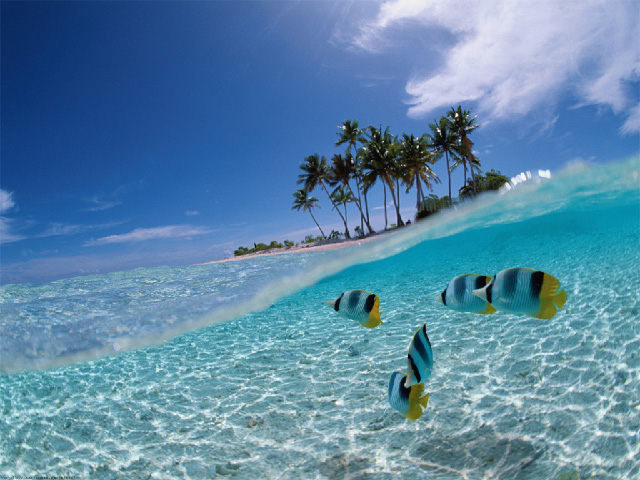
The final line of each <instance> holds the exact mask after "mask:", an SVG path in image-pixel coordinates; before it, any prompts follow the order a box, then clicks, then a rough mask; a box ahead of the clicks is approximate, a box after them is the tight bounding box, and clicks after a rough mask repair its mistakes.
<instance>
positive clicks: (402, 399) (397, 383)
mask: <svg viewBox="0 0 640 480" xmlns="http://www.w3.org/2000/svg"><path fill="white" fill-rule="evenodd" d="M406 379H407V376H406V375H405V374H404V373H400V372H393V373H392V374H391V379H390V380H389V405H391V406H392V407H393V408H395V409H396V410H397V411H399V412H400V413H401V414H402V415H404V416H405V417H407V418H408V419H409V420H414V421H415V420H417V419H419V418H420V417H421V416H422V412H423V411H424V409H425V408H426V407H427V403H428V402H429V394H428V393H427V394H426V395H425V396H424V397H423V396H422V394H423V393H424V385H423V384H422V383H421V384H419V385H413V386H412V387H408V388H407V387H406V386H405V385H406Z"/></svg>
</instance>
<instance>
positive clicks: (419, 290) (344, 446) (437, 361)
mask: <svg viewBox="0 0 640 480" xmlns="http://www.w3.org/2000/svg"><path fill="white" fill-rule="evenodd" d="M639 173H640V161H639V159H638V158H633V159H631V160H628V161H625V162H622V163H613V164H608V165H603V166H593V167H592V166H585V165H573V166H571V167H569V168H567V169H565V170H564V171H562V172H553V177H552V178H550V179H545V178H539V177H537V176H536V175H523V177H522V178H523V179H524V180H526V181H523V182H521V183H520V184H518V185H515V186H512V188H511V189H510V190H508V191H507V190H503V191H501V192H499V193H495V194H490V195H485V196H483V197H481V198H479V199H477V200H476V201H474V202H472V203H469V204H465V205H462V206H460V207H458V208H457V209H455V210H451V211H445V212H441V213H439V214H436V215H434V216H432V217H429V218H427V219H425V220H423V221H420V222H418V223H417V224H416V225H412V226H410V227H406V228H403V229H400V230H398V231H397V232H393V233H389V234H386V235H381V236H380V238H379V239H376V240H374V241H371V242H368V243H363V244H362V245H359V246H353V247H346V248H343V249H340V250H332V251H325V252H309V253H300V254H284V255H273V256H265V257H263V258H260V257H258V258H253V259H247V260H243V261H238V262H228V263H214V264H209V265H199V266H187V267H175V268H174V267H171V268H169V267H161V268H145V269H136V270H132V271H128V272H117V273H110V274H106V275H94V276H86V277H77V278H72V279H64V280H58V281H55V282H51V283H48V284H44V285H27V284H14V285H4V286H2V287H0V371H1V373H0V412H1V414H0V478H7V477H8V478H12V477H16V478H20V477H30V476H31V477H33V476H51V477H54V476H57V477H61V478H62V477H65V478H99V479H120V478H122V479H124V478H127V479H131V478H134V479H138V478H145V479H147V478H155V479H174V478H175V479H201V478H230V479H231V478H233V479H262V478H266V479H319V480H320V479H354V480H355V479H358V480H365V479H397V478H402V479H443V480H445V479H446V480H448V479H452V480H453V479H485V478H487V479H488V478H493V479H496V478H497V479H553V480H570V479H571V480H574V479H576V480H577V479H587V478H598V479H611V480H614V479H633V478H640V433H639V432H640V295H639V292H640V178H639ZM529 177H531V178H529ZM514 183H515V182H514ZM511 267H528V268H532V269H536V270H540V271H542V272H545V273H546V274H549V275H551V276H553V277H555V278H556V279H557V280H558V281H559V283H560V285H561V288H562V289H563V290H564V291H565V292H566V303H565V304H564V306H562V308H561V309H560V310H559V311H558V312H557V314H555V316H553V317H552V318H550V319H541V318H535V317H533V316H530V315H527V314H525V315H519V314H514V313H507V312H505V311H501V310H500V309H498V311H496V312H495V313H490V314H478V313H473V312H462V311H456V310H454V309H452V308H449V307H447V306H446V305H444V304H443V303H442V302H439V301H437V300H436V297H437V296H438V295H441V294H442V292H443V290H445V288H446V287H447V285H448V283H449V282H450V281H451V280H452V279H453V278H454V277H456V276H458V275H462V274H478V275H482V276H488V277H494V276H495V275H496V274H497V273H498V272H501V271H502V270H504V269H507V268H511ZM545 278H546V277H545ZM353 289H361V290H365V291H367V292H372V293H373V294H375V295H376V297H377V299H376V301H377V302H379V311H380V321H381V323H379V324H378V322H374V323H375V325H374V327H375V328H364V326H363V325H364V324H363V323H362V322H359V321H355V320H352V319H350V318H345V317H344V316H343V315H340V312H339V306H338V308H335V307H336V305H335V303H332V302H334V301H335V300H336V299H338V298H339V297H340V296H341V294H343V293H344V292H348V291H350V290H353ZM356 297H358V296H357V295H355V296H354V298H356ZM343 298H348V296H347V297H343ZM366 300H367V298H364V297H363V298H362V302H365V301H366ZM326 302H329V303H330V304H329V305H328V304H326ZM371 304H373V299H372V301H371ZM354 305H355V300H354ZM343 306H344V304H343ZM367 308H369V309H370V308H371V307H367ZM363 322H364V320H363ZM423 325H424V332H422V331H419V329H421V327H422V326H423ZM427 334H428V341H427V340H426V336H427ZM414 335H416V336H419V337H420V338H421V339H422V342H423V343H424V344H425V345H426V344H427V343H430V346H431V351H432V359H431V358H429V359H428V360H429V362H431V360H432V365H430V366H429V368H430V369H431V370H430V374H429V375H428V376H425V378H423V379H422V380H423V383H422V384H421V385H424V393H425V394H429V399H428V405H426V407H424V411H423V412H422V414H421V416H419V417H418V418H417V419H415V420H411V419H408V418H406V417H405V416H403V415H402V414H401V413H399V411H397V409H396V408H394V407H393V406H392V405H390V403H389V396H388V388H389V383H390V379H391V378H392V375H393V374H394V372H403V373H404V374H406V373H407V368H408V365H407V361H408V360H407V356H408V353H409V351H410V344H412V345H413V343H412V342H413V340H412V338H413V337H414ZM425 358H426V357H425ZM425 362H426V359H425ZM429 362H427V363H429ZM425 364H426V363H425ZM421 368H422V367H421Z"/></svg>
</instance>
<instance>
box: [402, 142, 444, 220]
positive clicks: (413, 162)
mask: <svg viewBox="0 0 640 480" xmlns="http://www.w3.org/2000/svg"><path fill="white" fill-rule="evenodd" d="M402 137H403V140H402V143H401V144H400V154H399V156H400V162H401V165H402V170H403V171H404V176H403V182H404V184H405V185H406V186H407V190H406V193H409V190H410V189H411V187H413V185H414V184H415V186H416V208H417V209H420V203H421V202H423V201H424V200H425V195H424V191H423V190H422V182H424V184H425V187H426V188H428V189H430V190H433V187H432V184H431V182H432V181H433V182H435V183H438V182H440V179H439V178H438V176H437V175H436V174H435V173H434V171H433V170H432V169H431V167H430V166H429V164H433V163H435V161H436V158H435V154H433V153H431V152H430V151H429V150H428V148H427V140H426V138H425V137H424V136H421V137H418V138H416V137H414V136H413V134H411V135H407V134H406V133H405V134H403V136H402ZM421 180H422V182H421Z"/></svg>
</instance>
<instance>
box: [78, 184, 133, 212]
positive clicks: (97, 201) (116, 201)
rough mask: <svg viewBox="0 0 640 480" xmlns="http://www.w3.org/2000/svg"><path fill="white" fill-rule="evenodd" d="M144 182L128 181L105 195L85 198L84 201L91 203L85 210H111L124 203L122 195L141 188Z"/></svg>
mask: <svg viewBox="0 0 640 480" xmlns="http://www.w3.org/2000/svg"><path fill="white" fill-rule="evenodd" d="M142 185H143V182H142V181H140V182H135V183H128V184H125V185H120V186H119V187H118V188H116V189H115V190H114V191H112V192H110V193H106V194H104V195H94V196H92V197H88V198H85V199H84V201H85V202H86V203H88V204H89V207H87V208H85V209H84V211H85V212H101V211H103V210H109V209H111V208H113V207H117V206H118V205H122V203H123V202H122V197H123V196H124V195H125V194H126V193H127V192H129V191H131V190H133V189H138V188H141V187H142Z"/></svg>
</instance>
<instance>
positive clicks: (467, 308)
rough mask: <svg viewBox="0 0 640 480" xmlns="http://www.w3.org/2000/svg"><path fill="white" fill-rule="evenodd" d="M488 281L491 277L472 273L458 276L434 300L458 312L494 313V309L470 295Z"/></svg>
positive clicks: (487, 303)
mask: <svg viewBox="0 0 640 480" xmlns="http://www.w3.org/2000/svg"><path fill="white" fill-rule="evenodd" d="M490 281H491V277H487V276H485V275H475V274H473V273H468V274H466V275H458V276H457V277H455V278H454V279H453V280H451V281H450V282H449V284H448V285H447V287H446V288H445V289H444V290H443V291H442V293H441V294H439V295H436V297H435V300H436V301H438V302H440V303H442V304H443V305H444V306H446V307H448V308H450V309H451V310H456V311H458V312H471V313H480V314H491V313H494V312H495V311H496V308H495V307H493V306H492V305H491V304H490V303H489V302H487V301H485V300H482V299H481V298H478V297H477V296H475V295H473V294H472V293H471V292H473V291H474V290H477V289H480V288H482V287H484V286H486V285H487V283H489V282H490Z"/></svg>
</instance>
